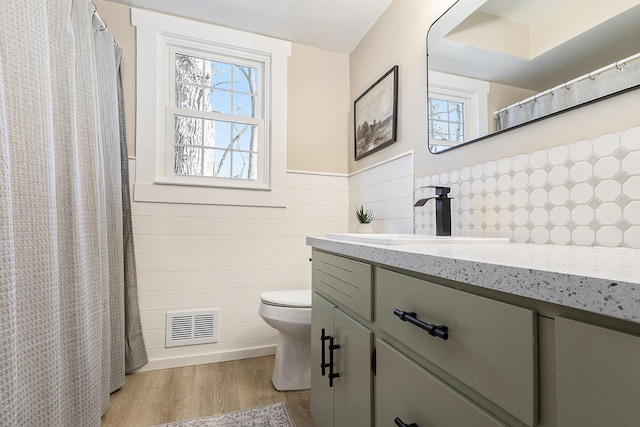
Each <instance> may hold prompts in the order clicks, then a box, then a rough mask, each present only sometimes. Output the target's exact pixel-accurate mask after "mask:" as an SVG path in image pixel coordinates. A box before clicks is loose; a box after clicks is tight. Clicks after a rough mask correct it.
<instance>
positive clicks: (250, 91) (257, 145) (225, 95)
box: [169, 51, 265, 181]
mask: <svg viewBox="0 0 640 427" xmlns="http://www.w3.org/2000/svg"><path fill="white" fill-rule="evenodd" d="M172 53H173V55H172V57H173V58H174V61H175V68H174V73H173V78H172V81H173V82H174V86H173V89H174V96H172V98H171V100H172V107H174V108H171V109H170V110H171V117H170V118H169V120H172V121H173V124H174V135H173V138H172V141H171V145H172V151H173V158H172V160H173V164H172V166H173V172H174V173H175V174H176V175H181V176H192V177H208V178H219V179H222V180H225V179H227V180H228V179H235V180H248V181H255V180H257V179H258V177H259V176H262V175H264V173H260V171H259V169H261V168H262V167H264V165H263V164H262V163H261V162H260V158H261V157H263V156H264V151H265V149H264V147H265V144H264V141H262V139H263V138H264V134H265V132H264V131H263V129H262V128H263V127H264V120H263V119H262V108H261V103H262V99H263V96H262V93H261V88H262V87H263V86H264V85H263V83H262V74H263V73H262V69H261V65H260V64H255V63H249V64H248V65H247V63H241V62H239V61H234V59H233V58H225V57H220V56H213V55H209V56H204V55H197V54H189V53H184V52H178V51H174V52H172Z"/></svg>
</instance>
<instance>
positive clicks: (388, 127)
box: [353, 65, 398, 160]
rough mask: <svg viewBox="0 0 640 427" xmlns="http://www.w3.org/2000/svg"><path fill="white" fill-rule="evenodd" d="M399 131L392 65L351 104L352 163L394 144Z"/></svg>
mask: <svg viewBox="0 0 640 427" xmlns="http://www.w3.org/2000/svg"><path fill="white" fill-rule="evenodd" d="M397 129H398V66H397V65H394V66H393V68H391V69H390V70H389V71H387V72H386V73H385V74H384V75H383V76H382V77H380V78H379V79H378V81H376V82H375V83H374V84H372V85H371V86H370V87H369V89H367V90H366V91H365V92H364V93H363V94H362V95H360V96H359V97H358V98H357V99H356V100H355V101H354V102H353V135H354V153H355V159H356V160H360V159H362V158H363V157H366V156H368V155H370V154H373V153H375V152H376V151H379V150H382V149H383V148H385V147H387V146H389V145H390V144H393V143H394V142H395V141H396V138H397Z"/></svg>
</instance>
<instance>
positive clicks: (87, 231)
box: [0, 0, 146, 426]
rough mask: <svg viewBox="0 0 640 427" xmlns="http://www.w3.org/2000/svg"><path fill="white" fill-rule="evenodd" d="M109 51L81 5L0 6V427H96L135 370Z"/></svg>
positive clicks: (131, 280)
mask: <svg viewBox="0 0 640 427" xmlns="http://www.w3.org/2000/svg"><path fill="white" fill-rule="evenodd" d="M120 56H121V52H120V50H119V48H117V46H115V45H114V39H113V37H112V36H111V35H110V34H109V33H108V31H106V30H105V26H104V23H103V22H102V21H101V20H100V18H99V17H98V16H97V14H96V13H95V7H94V5H93V4H92V3H90V2H89V1H87V0H47V1H33V0H3V1H2V2H1V3H0V351H1V352H0V391H1V392H0V425H2V426H26V425H33V426H99V425H100V418H101V415H102V413H103V412H104V410H105V409H106V408H107V406H108V403H109V393H110V392H111V391H114V390H115V389H117V388H119V387H121V386H122V385H123V383H124V373H125V371H131V370H135V369H136V368H138V367H140V366H141V365H143V364H144V363H146V353H145V349H144V343H143V341H142V335H141V331H140V319H139V313H138V310H137V299H136V298H137V291H136V283H135V261H134V259H133V246H132V240H131V238H132V236H131V234H130V233H131V219H130V207H129V199H128V197H129V194H128V184H127V181H126V180H125V181H123V177H125V178H126V160H127V157H126V141H124V131H123V130H122V126H123V121H122V117H123V115H122V111H121V108H120V105H119V102H120V103H121V87H120V86H119V81H118V76H119V66H120ZM119 95H120V96H119ZM121 162H123V163H121ZM122 165H125V168H122ZM121 174H122V176H121ZM123 212H124V213H125V214H128V215H129V216H128V217H127V216H126V215H125V216H123ZM123 232H126V233H129V234H125V235H123ZM125 361H126V363H125Z"/></svg>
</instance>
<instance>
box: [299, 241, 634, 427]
mask: <svg viewBox="0 0 640 427" xmlns="http://www.w3.org/2000/svg"><path fill="white" fill-rule="evenodd" d="M313 290H314V295H313V307H312V317H313V321H312V354H313V356H312V363H313V365H312V384H311V388H312V389H311V407H312V414H313V416H314V419H315V421H316V424H317V425H318V427H326V426H338V425H345V426H357V427H360V426H362V427H369V426H371V427H373V426H377V427H391V426H394V425H408V426H412V425H417V426H418V427H448V426H452V427H454V426H456V427H457V426H464V427H466V426H469V427H480V426H514V427H515V426H517V427H591V426H593V427H602V426H615V427H638V426H640V325H639V324H637V323H633V322H625V321H622V320H619V319H615V318H609V317H605V316H601V315H598V314H595V313H590V312H588V311H585V310H578V309H575V308H570V307H566V306H562V305H557V304H551V303H549V302H546V301H542V300H534V299H529V298H525V297H522V296H517V295H510V294H508V293H500V292H495V291H488V290H486V289H483V288H482V287H480V286H474V284H473V283H469V284H466V283H457V282H451V281H449V280H445V279H441V278H438V277H434V276H428V275H426V274H420V273H416V272H412V271H407V270H403V269H399V268H394V267H390V266H388V265H385V264H378V263H375V262H368V261H364V260H360V259H354V258H349V257H346V256H341V255H338V254H335V253H329V252H323V251H322V250H318V249H315V248H314V250H313ZM571 318H573V319H575V320H572V319H571ZM323 330H324V335H326V336H332V337H334V341H335V343H338V345H339V349H336V350H335V353H334V370H335V371H336V372H338V373H339V377H337V378H335V379H334V386H333V387H329V386H328V381H329V380H328V376H327V375H328V372H326V373H325V376H322V374H321V364H322V352H321V350H322V344H323V342H322V341H321V337H322V336H323ZM328 349H329V343H326V342H325V359H327V361H328V358H329V350H328ZM327 361H325V363H327ZM372 389H373V391H372ZM396 418H398V421H397V422H396Z"/></svg>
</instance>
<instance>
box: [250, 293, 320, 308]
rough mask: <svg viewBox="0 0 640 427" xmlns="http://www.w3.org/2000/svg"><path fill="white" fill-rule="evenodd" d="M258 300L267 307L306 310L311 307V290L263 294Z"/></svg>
mask: <svg viewBox="0 0 640 427" xmlns="http://www.w3.org/2000/svg"><path fill="white" fill-rule="evenodd" d="M260 300H262V302H263V303H265V304H269V305H277V306H282V307H303V308H307V307H311V289H303V290H297V291H270V292H263V293H262V294H260Z"/></svg>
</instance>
